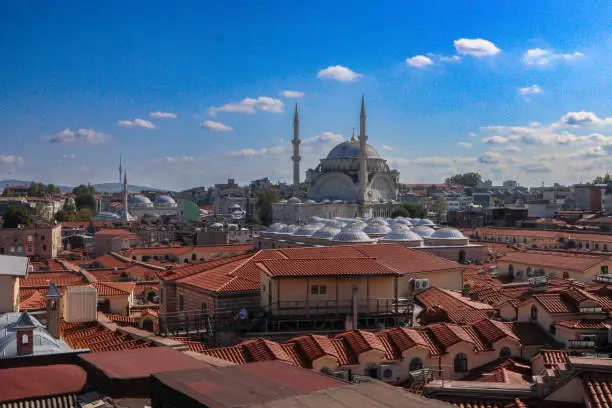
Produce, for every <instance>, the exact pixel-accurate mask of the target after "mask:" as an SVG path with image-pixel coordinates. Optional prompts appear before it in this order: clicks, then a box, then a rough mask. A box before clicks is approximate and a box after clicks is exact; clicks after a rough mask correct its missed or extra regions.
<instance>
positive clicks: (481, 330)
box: [472, 319, 520, 346]
mask: <svg viewBox="0 0 612 408" xmlns="http://www.w3.org/2000/svg"><path fill="white" fill-rule="evenodd" d="M472 328H473V329H474V330H475V331H476V332H477V334H478V335H479V336H480V338H481V339H482V340H483V341H484V342H485V343H486V344H488V345H489V346H492V345H493V343H495V342H497V341H500V340H501V339H504V338H511V339H513V340H515V341H516V342H520V340H519V339H518V337H517V336H516V335H515V334H514V333H513V332H512V330H511V328H510V327H508V325H506V324H504V323H502V322H498V321H496V320H491V319H482V320H480V321H478V322H475V323H473V324H472Z"/></svg>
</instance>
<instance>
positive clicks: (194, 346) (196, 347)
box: [183, 340, 206, 353]
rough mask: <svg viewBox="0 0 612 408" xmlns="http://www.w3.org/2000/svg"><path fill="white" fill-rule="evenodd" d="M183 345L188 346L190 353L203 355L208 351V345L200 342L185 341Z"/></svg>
mask: <svg viewBox="0 0 612 408" xmlns="http://www.w3.org/2000/svg"><path fill="white" fill-rule="evenodd" d="M183 344H184V345H186V346H187V349H188V350H189V351H193V352H195V353H203V352H204V351H205V350H206V344H204V343H201V342H199V341H189V340H184V341H183Z"/></svg>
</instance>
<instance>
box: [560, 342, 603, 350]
mask: <svg viewBox="0 0 612 408" xmlns="http://www.w3.org/2000/svg"><path fill="white" fill-rule="evenodd" d="M567 346H568V348H570V349H574V348H580V349H584V348H595V347H597V341H596V340H568V341H567Z"/></svg>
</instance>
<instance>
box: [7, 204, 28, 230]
mask: <svg viewBox="0 0 612 408" xmlns="http://www.w3.org/2000/svg"><path fill="white" fill-rule="evenodd" d="M3 219H4V223H3V224H2V227H3V228H17V227H19V226H20V225H22V226H24V227H29V226H30V225H31V224H32V217H31V216H30V213H29V212H28V210H27V209H26V208H25V207H22V206H19V205H12V206H10V207H9V209H8V211H7V212H6V214H5V215H4V217H3Z"/></svg>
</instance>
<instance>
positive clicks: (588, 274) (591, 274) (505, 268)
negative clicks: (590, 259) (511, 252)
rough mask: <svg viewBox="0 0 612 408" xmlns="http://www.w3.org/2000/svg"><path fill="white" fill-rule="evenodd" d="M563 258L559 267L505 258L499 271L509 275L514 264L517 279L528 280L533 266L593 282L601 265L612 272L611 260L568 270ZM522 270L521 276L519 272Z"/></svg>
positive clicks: (599, 271)
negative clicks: (581, 269) (582, 268)
mask: <svg viewBox="0 0 612 408" xmlns="http://www.w3.org/2000/svg"><path fill="white" fill-rule="evenodd" d="M562 259H563V258H561V259H560V262H559V266H558V267H552V266H538V265H531V264H528V263H521V262H508V261H504V260H500V261H498V263H497V268H498V273H499V274H500V275H502V276H509V267H510V265H512V267H513V268H514V277H515V280H517V281H525V280H527V278H528V276H527V269H528V268H531V270H532V271H533V272H536V271H540V270H544V273H545V274H553V275H554V276H555V277H557V278H563V277H569V278H572V279H576V280H577V281H579V282H592V281H593V280H594V279H595V277H596V276H597V275H600V274H601V267H602V266H604V265H606V266H608V271H609V272H612V262H611V261H602V263H601V264H597V265H595V266H593V267H591V268H589V269H587V270H585V271H582V272H577V271H572V270H567V269H564V268H563V262H561V261H562ZM518 272H520V276H518V275H517V273H518Z"/></svg>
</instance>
